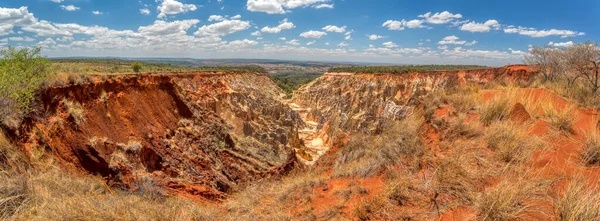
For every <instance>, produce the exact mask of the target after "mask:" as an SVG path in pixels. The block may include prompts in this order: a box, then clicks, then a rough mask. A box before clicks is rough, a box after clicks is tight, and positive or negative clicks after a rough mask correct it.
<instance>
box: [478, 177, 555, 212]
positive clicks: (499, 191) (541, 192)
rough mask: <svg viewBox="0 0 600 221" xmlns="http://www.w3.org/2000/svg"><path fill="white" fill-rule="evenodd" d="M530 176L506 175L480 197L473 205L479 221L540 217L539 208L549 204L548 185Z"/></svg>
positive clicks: (545, 181) (546, 182)
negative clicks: (547, 202) (547, 201)
mask: <svg viewBox="0 0 600 221" xmlns="http://www.w3.org/2000/svg"><path fill="white" fill-rule="evenodd" d="M530 175H531V174H529V173H525V174H522V175H518V176H517V177H510V175H508V176H509V177H508V178H505V179H504V180H502V181H501V182H500V183H499V184H498V185H497V186H496V187H495V188H494V189H492V190H489V191H487V192H484V193H482V194H481V195H480V196H479V197H478V198H477V199H476V201H475V204H474V208H475V210H476V211H477V216H478V217H479V219H480V220H494V221H501V220H520V219H525V218H526V217H529V216H532V215H536V216H539V215H542V214H543V213H542V212H541V209H542V207H541V205H540V204H541V202H543V201H546V200H548V194H547V189H548V187H549V186H550V184H551V183H550V182H548V181H547V180H540V179H535V178H534V177H531V176H530ZM505 177H506V176H505Z"/></svg>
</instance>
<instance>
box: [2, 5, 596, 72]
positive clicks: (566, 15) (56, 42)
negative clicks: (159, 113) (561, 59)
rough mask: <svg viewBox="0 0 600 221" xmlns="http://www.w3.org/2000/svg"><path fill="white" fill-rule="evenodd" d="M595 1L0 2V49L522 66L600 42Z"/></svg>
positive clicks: (70, 53) (54, 53) (71, 53)
mask: <svg viewBox="0 0 600 221" xmlns="http://www.w3.org/2000/svg"><path fill="white" fill-rule="evenodd" d="M598 11H600V1H595V0H571V1H558V0H545V1H542V0H520V1H516V0H504V1H482V0H461V1H448V0H430V1H413V0H411V1H408V0H371V1H359V0H2V1H1V2H0V47H6V46H35V45H37V46H41V47H43V52H44V54H45V55H47V56H50V57H62V56H120V57H190V58H275V59H291V60H316V61H361V62H385V63H399V64H485V65H505V64H510V63H520V62H522V57H523V54H524V53H526V52H527V50H528V48H529V47H530V46H531V45H551V46H553V47H568V46H569V45H571V44H573V43H577V42H585V41H589V40H592V41H597V40H600V31H599V30H600V29H599V28H600V25H599V24H598V21H600V13H598Z"/></svg>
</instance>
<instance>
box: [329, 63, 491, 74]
mask: <svg viewBox="0 0 600 221" xmlns="http://www.w3.org/2000/svg"><path fill="white" fill-rule="evenodd" d="M486 68H490V67H488V66H480V65H403V66H352V67H336V68H331V69H329V72H333V73H344V72H345V73H366V74H379V73H391V74H403V73H410V72H423V71H457V70H475V69H486Z"/></svg>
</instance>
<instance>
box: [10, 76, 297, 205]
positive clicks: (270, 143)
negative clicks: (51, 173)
mask: <svg viewBox="0 0 600 221" xmlns="http://www.w3.org/2000/svg"><path fill="white" fill-rule="evenodd" d="M282 94H283V91H281V89H279V88H278V87H277V86H276V85H275V84H274V83H273V82H272V81H271V80H270V79H269V77H268V76H266V75H263V74H229V73H185V74H181V73H179V74H161V75H142V76H125V77H120V78H117V79H109V80H105V81H101V80H99V81H96V82H95V83H85V84H80V85H68V86H64V87H55V88H49V89H47V90H46V91H44V92H43V93H42V97H41V100H42V101H43V102H42V103H43V111H42V113H44V114H43V115H42V116H39V117H37V119H32V120H30V121H29V122H28V123H27V124H26V125H25V127H24V129H23V131H24V133H22V134H23V135H22V136H21V138H20V142H22V143H24V147H25V149H27V151H28V152H30V153H35V152H40V151H41V152H45V153H51V154H52V155H54V156H55V158H56V159H58V163H59V165H61V166H62V167H64V168H65V169H67V170H71V171H74V172H86V173H90V174H99V175H101V176H102V177H104V178H105V179H106V180H107V182H108V183H109V184H110V185H111V186H115V187H120V188H123V189H129V190H135V189H137V188H142V187H143V186H144V185H146V184H148V183H151V184H152V185H157V186H160V187H164V188H166V189H170V190H172V191H175V192H178V193H181V194H184V195H185V194H187V195H190V196H193V197H202V198H208V199H219V198H222V197H223V196H224V194H225V193H227V192H228V191H230V190H231V189H232V188H236V187H237V186H238V185H240V184H244V183H247V182H250V181H253V180H256V179H258V178H262V177H265V176H271V175H277V174H281V173H284V172H286V171H289V169H290V168H291V167H293V166H294V165H295V163H296V158H295V154H294V149H295V148H298V146H299V145H301V142H300V141H299V138H298V132H297V131H298V129H297V128H298V125H302V124H303V123H302V121H301V120H300V118H299V117H298V114H297V112H295V111H293V110H291V109H290V108H289V107H288V106H287V105H286V104H285V103H283V102H282V101H281V99H280V98H281V97H282ZM74 104H81V105H80V106H79V105H74ZM77 108H79V109H82V110H79V111H80V112H78V110H75V109H77ZM78 113H80V114H78ZM82 115H83V116H82ZM77 119H80V120H79V121H78V120H77Z"/></svg>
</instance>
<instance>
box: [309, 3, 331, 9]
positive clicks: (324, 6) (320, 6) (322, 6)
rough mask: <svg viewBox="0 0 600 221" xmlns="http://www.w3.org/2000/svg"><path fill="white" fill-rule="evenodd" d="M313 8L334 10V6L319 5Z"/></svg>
mask: <svg viewBox="0 0 600 221" xmlns="http://www.w3.org/2000/svg"><path fill="white" fill-rule="evenodd" d="M312 7H313V8H316V9H322V8H328V9H332V8H333V4H319V5H313V6H312Z"/></svg>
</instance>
